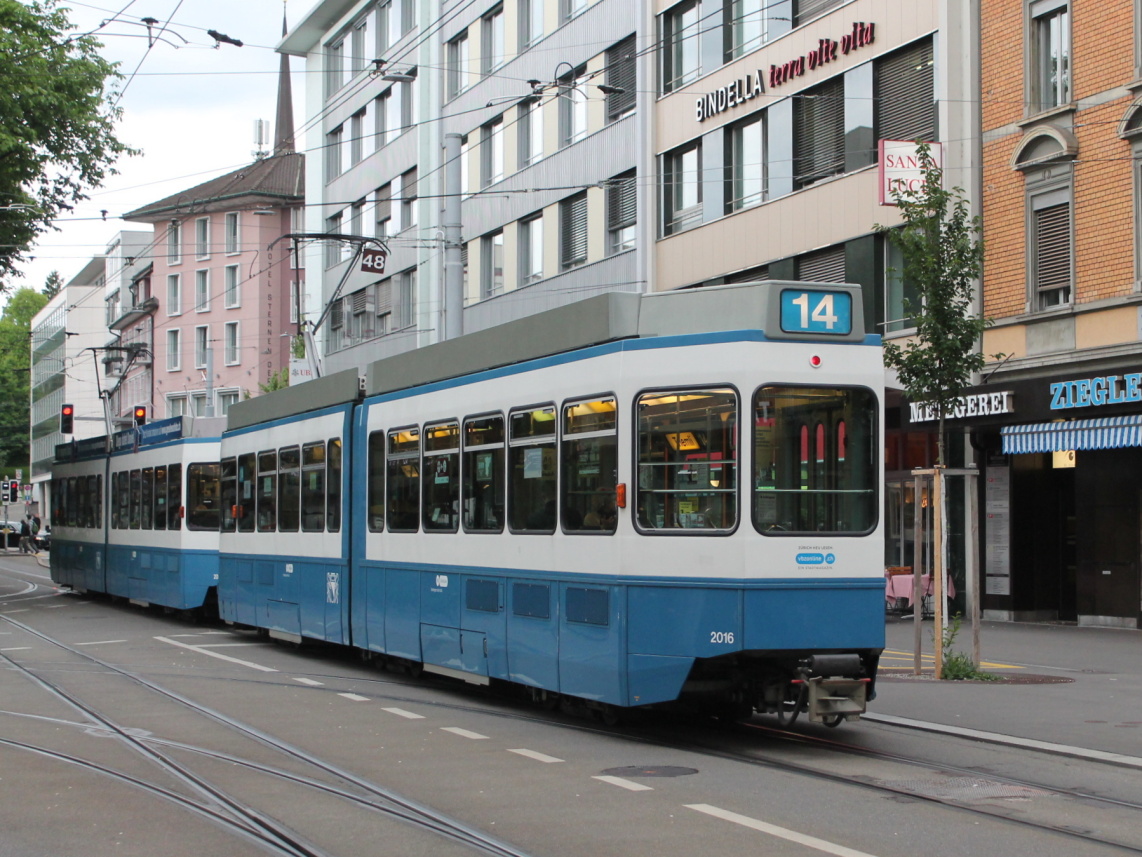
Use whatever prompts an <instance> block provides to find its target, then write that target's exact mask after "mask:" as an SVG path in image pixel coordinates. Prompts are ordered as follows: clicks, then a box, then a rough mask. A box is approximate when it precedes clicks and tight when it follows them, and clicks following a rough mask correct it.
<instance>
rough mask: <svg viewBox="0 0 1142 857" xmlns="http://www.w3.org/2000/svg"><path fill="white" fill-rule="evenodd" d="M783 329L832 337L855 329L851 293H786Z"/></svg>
mask: <svg viewBox="0 0 1142 857" xmlns="http://www.w3.org/2000/svg"><path fill="white" fill-rule="evenodd" d="M781 329H782V330H783V331H785V332H786V333H831V334H835V335H837V336H847V335H848V334H849V333H851V332H852V329H853V299H852V295H850V294H849V293H848V292H826V291H818V290H815V289H785V290H783V291H782V292H781Z"/></svg>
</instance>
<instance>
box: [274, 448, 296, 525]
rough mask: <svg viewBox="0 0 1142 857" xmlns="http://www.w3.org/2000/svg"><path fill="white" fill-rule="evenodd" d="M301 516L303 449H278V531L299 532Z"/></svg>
mask: <svg viewBox="0 0 1142 857" xmlns="http://www.w3.org/2000/svg"><path fill="white" fill-rule="evenodd" d="M300 516H301V450H299V449H298V448H297V447H296V446H287V447H283V448H282V449H279V450H278V532H282V533H295V532H297V527H298V520H299V518H300Z"/></svg>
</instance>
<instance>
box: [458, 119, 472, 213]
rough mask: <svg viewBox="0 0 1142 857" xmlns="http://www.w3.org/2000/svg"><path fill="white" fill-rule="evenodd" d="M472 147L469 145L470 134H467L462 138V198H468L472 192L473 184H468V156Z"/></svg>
mask: <svg viewBox="0 0 1142 857" xmlns="http://www.w3.org/2000/svg"><path fill="white" fill-rule="evenodd" d="M470 152H471V150H470V147H469V146H468V135H467V134H465V135H464V136H463V137H461V138H460V198H461V199H467V198H468V195H469V194H470V193H471V186H470V185H469V184H468V157H469V155H470Z"/></svg>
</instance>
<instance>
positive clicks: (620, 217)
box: [607, 170, 638, 253]
mask: <svg viewBox="0 0 1142 857" xmlns="http://www.w3.org/2000/svg"><path fill="white" fill-rule="evenodd" d="M637 223H638V184H637V182H636V176H635V171H634V170H631V171H630V172H627V173H623V174H622V175H619V176H615V177H614V178H613V179H611V180H610V181H609V182H608V183H607V252H608V253H621V252H622V251H623V250H633V249H634V243H635V226H636V224H637Z"/></svg>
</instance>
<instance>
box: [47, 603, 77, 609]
mask: <svg viewBox="0 0 1142 857" xmlns="http://www.w3.org/2000/svg"><path fill="white" fill-rule="evenodd" d="M70 606H71V605H70V604H45V605H44V608H45V609H47V610H57V609H59V608H60V607H70Z"/></svg>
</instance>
